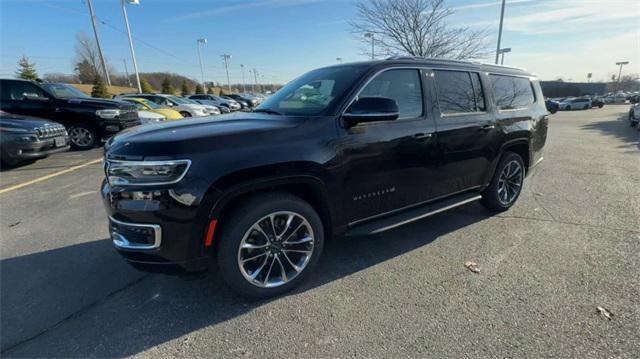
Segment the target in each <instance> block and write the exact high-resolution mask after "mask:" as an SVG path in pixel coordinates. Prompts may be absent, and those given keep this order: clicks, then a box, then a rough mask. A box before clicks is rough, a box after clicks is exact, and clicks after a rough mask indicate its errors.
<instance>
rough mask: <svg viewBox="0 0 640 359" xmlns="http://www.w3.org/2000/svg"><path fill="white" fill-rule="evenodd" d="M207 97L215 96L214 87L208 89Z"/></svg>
mask: <svg viewBox="0 0 640 359" xmlns="http://www.w3.org/2000/svg"><path fill="white" fill-rule="evenodd" d="M207 95H215V93H214V92H213V87H211V86H209V87H207Z"/></svg>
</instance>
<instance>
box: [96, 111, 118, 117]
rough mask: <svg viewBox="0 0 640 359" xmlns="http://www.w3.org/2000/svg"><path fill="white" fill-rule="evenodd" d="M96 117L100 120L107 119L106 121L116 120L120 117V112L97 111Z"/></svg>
mask: <svg viewBox="0 0 640 359" xmlns="http://www.w3.org/2000/svg"><path fill="white" fill-rule="evenodd" d="M96 116H98V117H100V118H106V119H111V118H116V117H118V116H120V110H114V109H106V110H98V111H96Z"/></svg>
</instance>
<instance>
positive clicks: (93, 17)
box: [87, 0, 111, 86]
mask: <svg viewBox="0 0 640 359" xmlns="http://www.w3.org/2000/svg"><path fill="white" fill-rule="evenodd" d="M87 4H88V5H89V15H91V25H93V34H94V35H95V37H96V47H97V48H98V54H99V55H100V62H101V63H102V71H104V77H105V79H106V80H107V85H109V86H111V78H110V77H109V71H107V63H106V62H105V61H104V54H103V53H102V47H101V46H100V37H99V36H98V25H96V14H95V13H94V12H93V0H88V1H87Z"/></svg>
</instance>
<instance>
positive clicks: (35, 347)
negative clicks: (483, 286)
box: [0, 203, 493, 357]
mask: <svg viewBox="0 0 640 359" xmlns="http://www.w3.org/2000/svg"><path fill="white" fill-rule="evenodd" d="M492 215H493V213H491V212H488V211H486V210H484V209H483V208H482V207H481V206H480V205H479V204H477V203H474V204H469V205H466V206H463V207H461V208H460V209H457V210H454V211H452V212H448V213H441V214H438V215H435V216H433V217H430V218H426V219H424V220H421V221H419V222H415V223H412V224H409V225H406V226H403V227H400V228H397V229H394V230H391V231H388V232H385V233H382V234H378V235H374V236H368V237H343V238H334V239H332V240H330V241H327V243H326V245H325V250H324V253H323V256H322V259H321V261H320V263H319V266H318V267H317V270H316V273H314V274H313V275H312V276H310V277H309V278H308V279H307V281H306V282H305V283H303V284H302V285H301V286H300V287H298V288H297V289H296V290H294V291H293V292H292V293H289V294H287V295H286V297H288V296H297V295H300V294H302V293H305V292H308V291H313V290H315V289H317V288H320V287H322V286H324V285H326V284H329V283H331V282H334V281H336V280H340V279H341V278H345V277H347V276H349V275H352V274H354V273H356V272H359V271H362V270H365V269H367V268H370V267H372V266H376V265H378V264H380V263H382V262H385V261H388V260H391V259H394V258H396V257H399V256H402V255H405V254H407V253H409V252H411V251H413V250H415V249H418V248H422V247H424V246H428V245H429V244H431V243H432V242H434V241H436V240H438V239H439V238H440V237H442V236H444V235H446V234H448V233H452V232H455V231H457V230H459V229H461V228H464V227H466V226H469V225H472V224H474V223H477V222H480V221H483V220H485V219H487V218H489V217H490V216H492ZM110 245H111V244H110V243H109V241H108V240H106V239H105V240H100V241H94V242H88V243H83V244H77V245H73V246H69V247H64V248H60V249H54V250H50V251H44V252H41V253H35V254H30V255H25V256H21V257H15V258H9V259H5V260H2V261H1V262H0V265H1V267H2V274H3V278H5V279H6V278H7V277H8V276H21V273H25V272H26V273H29V272H30V271H33V270H34V269H37V268H44V269H41V270H40V272H39V274H38V275H37V276H36V278H35V279H36V280H39V281H43V277H42V276H44V282H45V283H47V284H46V287H47V288H42V287H40V286H34V285H33V284H32V283H29V282H28V281H27V282H25V280H20V279H19V278H14V280H9V281H6V280H5V281H3V288H2V299H3V313H2V314H3V316H2V317H3V319H2V321H3V322H2V329H3V330H2V331H3V332H4V333H7V331H10V330H12V329H13V330H15V329H16V328H20V327H21V326H23V325H25V322H28V321H29V320H30V318H32V316H31V315H34V316H35V315H46V313H47V311H48V310H55V306H56V305H59V303H57V302H56V300H54V301H48V300H42V299H41V300H40V301H33V300H30V299H29V298H43V297H44V298H46V297H47V292H48V291H52V290H53V291H55V295H54V297H55V298H54V299H56V298H57V300H61V299H62V300H70V301H74V300H76V297H81V296H82V295H83V294H84V293H92V292H93V291H95V290H103V288H102V285H103V283H102V280H104V279H105V278H104V277H102V278H99V277H96V278H91V273H97V272H105V270H106V272H108V273H112V275H109V276H108V277H107V278H106V280H107V283H106V285H107V286H108V287H112V285H111V282H113V280H112V279H109V278H112V277H115V278H120V279H119V280H120V281H122V276H126V275H134V276H137V278H138V279H136V280H133V281H129V284H128V285H127V286H126V287H124V288H111V289H110V292H109V293H110V294H105V296H104V298H103V299H101V300H99V301H98V302H96V303H93V304H91V305H89V306H88V307H86V308H84V309H82V310H80V311H79V312H78V313H73V314H69V315H68V316H67V317H66V319H65V320H64V321H63V322H62V323H60V324H57V325H55V327H54V329H53V330H48V331H46V332H44V333H41V335H38V336H36V337H35V338H33V339H32V340H29V341H26V342H23V343H22V344H20V345H15V346H14V347H13V348H9V350H8V351H5V352H3V356H5V357H41V356H47V357H96V356H97V357H122V356H130V355H135V354H138V353H140V352H143V351H145V350H147V349H150V348H152V347H154V346H157V345H159V344H162V343H165V342H168V341H171V340H174V339H177V338H180V337H181V336H184V335H186V334H189V333H192V332H194V331H197V330H200V329H202V328H206V327H210V326H215V325H216V324H219V323H222V322H225V321H229V320H232V319H234V318H237V317H239V316H242V315H244V314H246V313H248V312H251V311H253V310H256V309H257V308H259V307H261V306H264V305H266V304H269V303H271V302H274V301H279V300H281V299H282V298H283V297H278V298H272V299H268V300H255V299H251V298H247V297H244V296H240V295H237V294H235V293H233V292H231V290H230V289H229V288H228V287H227V286H226V285H225V284H224V283H223V281H222V280H221V278H220V277H219V276H218V275H217V273H216V270H215V269H213V270H211V271H210V272H209V275H208V276H207V277H204V278H201V279H196V280H185V279H183V278H180V277H173V276H164V275H158V274H149V275H147V274H143V273H141V272H137V271H136V272H130V269H129V266H128V265H126V266H124V265H123V264H122V263H120V262H118V263H116V264H113V263H111V264H110V265H109V267H108V268H105V267H104V266H105V265H107V263H108V262H109V261H105V260H103V261H101V262H99V263H95V264H89V265H85V266H83V267H77V268H73V266H74V265H73V263H74V262H75V261H74V259H73V258H76V257H77V256H83V253H96V252H102V251H108V253H109V254H108V255H107V256H110V255H111V254H115V253H113V252H115V251H113V250H112V249H111V248H106V247H110ZM461 261H462V258H461ZM52 263H53V265H52ZM65 263H72V264H65ZM109 263H110V262H109ZM47 266H52V267H53V268H46V267H47ZM59 266H62V267H64V270H66V271H69V270H73V271H75V272H82V273H87V275H86V276H80V277H79V278H76V279H74V280H69V279H68V278H60V276H59V274H60V270H59V269H58V268H57V267H59ZM123 268H124V269H123ZM425 268H426V269H425V270H428V266H427V264H425ZM30 277H33V276H27V278H30ZM48 278H50V280H47V279H48ZM32 280H33V279H32ZM56 286H57V287H58V289H55V288H56ZM6 300H8V301H9V303H7V302H6ZM38 303H40V304H41V305H43V308H38V307H37V304H38ZM5 304H10V305H11V307H10V308H7V309H5V308H4V305H5ZM9 310H10V311H11V312H9ZM34 310H35V313H34V312H33V311H34ZM11 313H22V314H20V315H16V314H11ZM4 314H9V316H8V317H7V316H5V315H4Z"/></svg>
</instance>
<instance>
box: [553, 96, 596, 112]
mask: <svg viewBox="0 0 640 359" xmlns="http://www.w3.org/2000/svg"><path fill="white" fill-rule="evenodd" d="M589 108H591V100H590V99H588V98H584V97H579V98H571V97H570V98H568V99H566V100H564V101H563V102H560V110H562V111H571V110H586V109H589Z"/></svg>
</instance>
